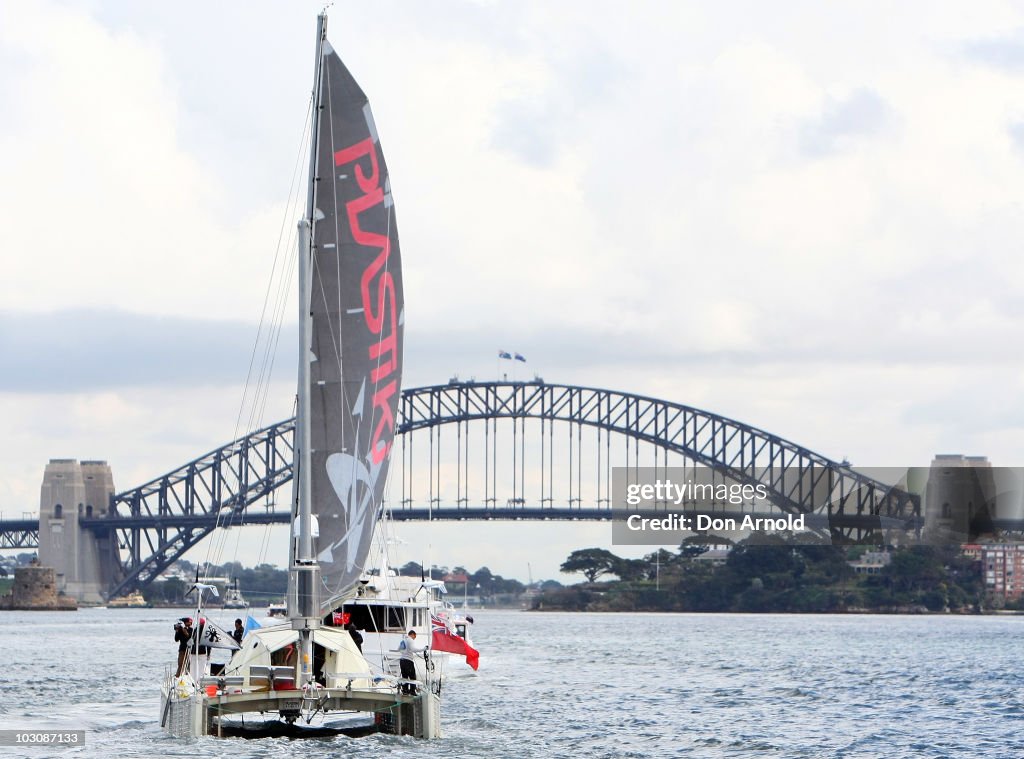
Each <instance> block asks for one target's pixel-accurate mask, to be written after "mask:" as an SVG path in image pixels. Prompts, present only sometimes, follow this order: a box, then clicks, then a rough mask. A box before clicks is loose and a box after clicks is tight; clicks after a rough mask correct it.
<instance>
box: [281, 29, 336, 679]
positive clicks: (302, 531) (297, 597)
mask: <svg viewBox="0 0 1024 759" xmlns="http://www.w3.org/2000/svg"><path fill="white" fill-rule="evenodd" d="M326 26H327V19H326V17H325V16H324V14H322V13H321V14H320V15H319V16H317V28H316V61H315V64H314V68H313V114H312V118H313V123H312V127H311V129H310V133H311V142H310V150H309V188H308V191H307V195H306V215H305V218H303V219H302V220H301V221H300V222H299V372H298V375H299V376H298V409H297V414H296V417H297V421H296V427H295V454H294V463H293V466H294V478H295V482H296V486H295V498H296V501H297V504H296V514H297V516H296V525H295V527H297V532H298V534H297V535H294V534H293V541H292V554H293V555H292V567H291V570H292V571H291V572H290V573H289V580H290V586H291V587H290V588H289V593H288V600H289V605H290V607H291V608H289V610H288V616H289V618H290V619H291V624H292V629H295V630H298V631H299V656H298V657H297V660H296V672H295V681H296V683H297V684H298V683H301V684H305V683H308V682H309V681H310V680H312V679H313V672H312V661H313V636H312V631H313V630H314V629H316V628H318V627H319V626H320V599H319V586H320V572H319V565H318V564H317V561H316V554H315V553H314V550H313V517H312V487H311V477H310V473H311V467H310V462H311V445H310V398H309V395H310V391H309V376H310V368H309V364H310V361H311V346H312V319H311V317H310V291H311V286H312V267H311V266H310V261H311V257H312V254H313V249H312V240H313V225H314V224H316V218H315V213H316V179H317V177H316V171H317V150H318V142H319V137H320V107H321V105H320V102H321V95H322V93H321V66H322V63H323V56H322V52H323V51H322V48H323V42H324V36H325V30H326Z"/></svg>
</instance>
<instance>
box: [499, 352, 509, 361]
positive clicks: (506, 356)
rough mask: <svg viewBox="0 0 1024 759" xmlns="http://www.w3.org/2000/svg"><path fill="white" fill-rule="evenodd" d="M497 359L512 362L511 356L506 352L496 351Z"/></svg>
mask: <svg viewBox="0 0 1024 759" xmlns="http://www.w3.org/2000/svg"><path fill="white" fill-rule="evenodd" d="M498 358H507V359H508V360H509V361H511V360H512V354H511V353H509V352H508V351H498Z"/></svg>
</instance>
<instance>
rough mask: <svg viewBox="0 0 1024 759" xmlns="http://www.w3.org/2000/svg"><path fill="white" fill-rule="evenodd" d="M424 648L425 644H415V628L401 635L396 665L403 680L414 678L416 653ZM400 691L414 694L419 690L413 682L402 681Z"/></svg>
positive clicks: (410, 694)
mask: <svg viewBox="0 0 1024 759" xmlns="http://www.w3.org/2000/svg"><path fill="white" fill-rule="evenodd" d="M425 650H426V646H418V645H417V644H416V631H415V630H410V631H409V633H408V634H407V635H403V636H402V640H401V641H399V643H398V651H399V658H398V666H399V667H400V669H401V672H402V679H403V680H415V679H416V654H418V653H422V652H423V651H425ZM401 691H402V693H405V694H406V695H409V696H415V695H416V694H417V693H418V692H419V690H418V689H417V687H416V686H415V685H414V684H413V683H402V687H401Z"/></svg>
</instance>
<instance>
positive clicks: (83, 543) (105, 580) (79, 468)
mask: <svg viewBox="0 0 1024 759" xmlns="http://www.w3.org/2000/svg"><path fill="white" fill-rule="evenodd" d="M113 494H114V478H113V474H112V473H111V471H110V466H109V465H108V464H107V462H105V461H82V462H81V463H79V462H78V461H76V460H75V459H50V463H49V464H47V465H46V470H45V472H44V474H43V484H42V487H41V488H40V497H39V563H40V564H42V565H44V566H48V567H53V569H54V572H55V574H56V579H57V590H58V591H63V592H64V593H66V594H67V595H69V596H73V597H74V598H76V599H78V600H79V601H82V602H84V603H102V602H103V601H105V600H106V591H107V589H108V588H109V587H111V584H112V581H113V580H114V579H115V574H116V572H117V567H118V566H119V562H117V561H116V559H114V557H115V556H116V555H117V549H116V545H111V540H112V539H113V537H112V536H111V535H103V534H98V533H97V532H95V531H93V530H89V529H86V528H84V527H82V526H80V525H79V521H80V520H82V519H90V518H94V517H105V516H106V515H107V509H108V508H109V503H110V497H111V496H112V495H113Z"/></svg>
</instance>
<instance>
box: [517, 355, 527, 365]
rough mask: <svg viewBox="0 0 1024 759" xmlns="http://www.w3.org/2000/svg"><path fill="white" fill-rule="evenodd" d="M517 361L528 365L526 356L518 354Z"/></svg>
mask: <svg viewBox="0 0 1024 759" xmlns="http://www.w3.org/2000/svg"><path fill="white" fill-rule="evenodd" d="M516 361H522V362H523V363H524V364H525V363H526V356H524V355H523V354H522V353H517V354H516Z"/></svg>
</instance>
